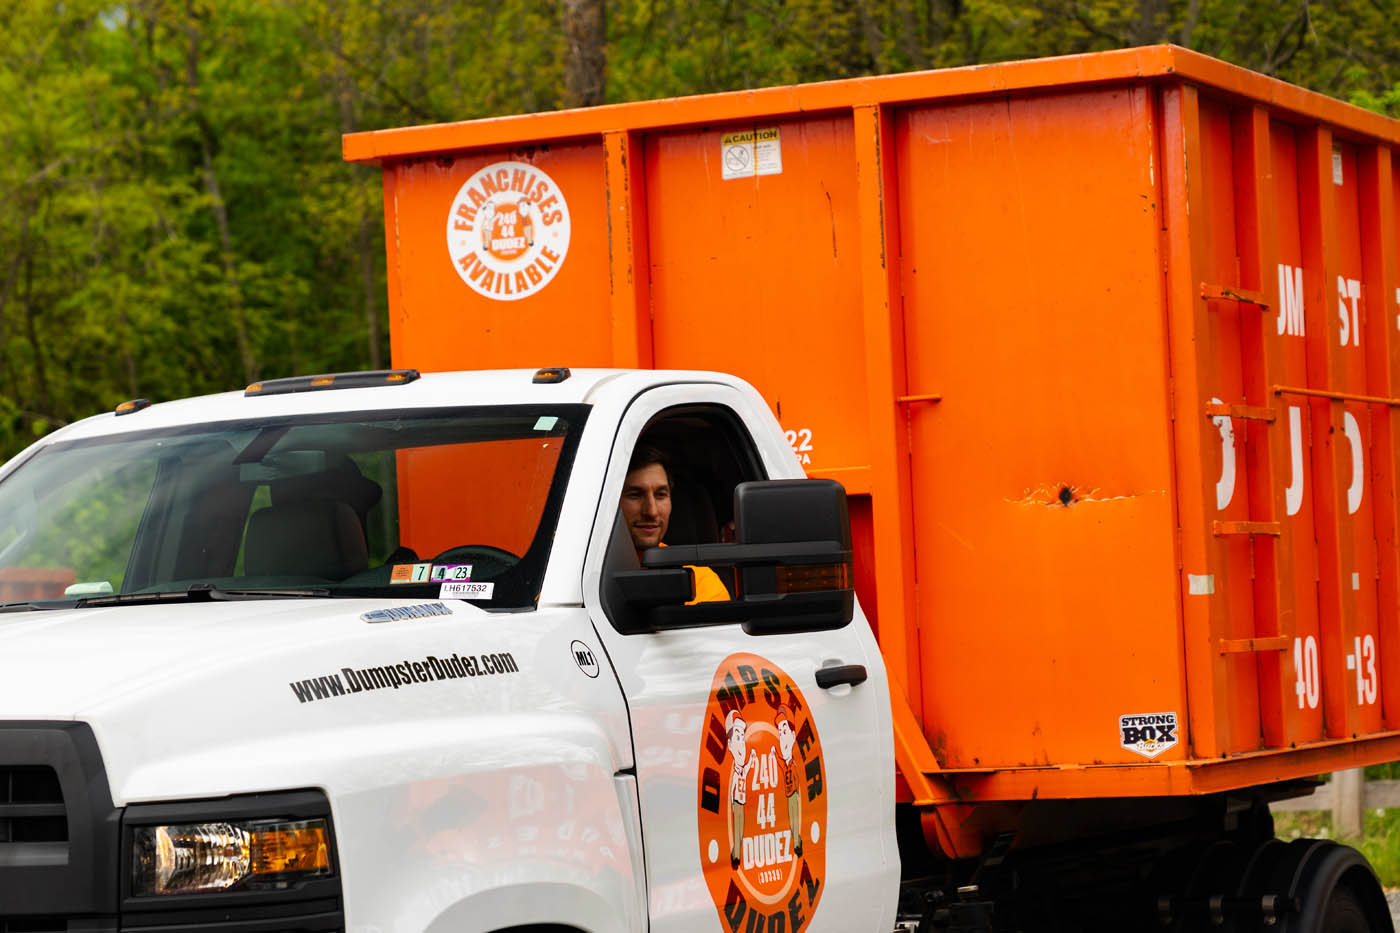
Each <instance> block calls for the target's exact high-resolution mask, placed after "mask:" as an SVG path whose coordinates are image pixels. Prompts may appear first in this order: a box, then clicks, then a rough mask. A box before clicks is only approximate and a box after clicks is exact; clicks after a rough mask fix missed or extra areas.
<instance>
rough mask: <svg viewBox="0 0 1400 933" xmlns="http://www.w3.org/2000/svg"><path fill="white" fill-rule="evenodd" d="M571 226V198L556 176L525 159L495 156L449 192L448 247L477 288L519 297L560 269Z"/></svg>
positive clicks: (455, 262)
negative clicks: (495, 159)
mask: <svg viewBox="0 0 1400 933" xmlns="http://www.w3.org/2000/svg"><path fill="white" fill-rule="evenodd" d="M569 230H570V227H569V205H568V204H567V203H565V201H564V194H563V192H562V191H560V190H559V186H558V185H556V184H555V183H554V179H552V178H550V177H549V176H548V175H546V174H545V173H544V172H542V171H540V170H539V169H538V168H535V166H533V165H531V164H529V163H528V162H494V163H492V164H491V165H488V166H486V167H485V168H484V169H482V170H481V171H479V172H477V173H476V174H475V175H473V176H472V177H471V178H469V179H467V183H466V184H465V185H463V186H462V187H461V189H460V190H458V192H457V197H456V198H454V199H453V201H452V208H451V210H450V211H449V212H448V214H447V252H448V254H449V255H450V256H451V257H452V265H453V267H454V268H455V269H456V270H457V274H458V275H460V276H461V277H462V281H463V282H466V283H467V284H468V285H470V286H471V287H472V289H473V290H474V291H475V292H476V293H477V294H479V295H484V296H485V297H487V298H493V299H496V300H497V301H516V300H518V299H520V298H526V297H528V296H530V295H533V294H534V293H535V292H537V291H539V290H540V289H542V288H544V287H545V286H546V285H548V284H549V283H550V280H551V279H553V278H554V276H555V275H556V274H558V272H559V267H560V266H562V265H563V264H564V257H565V256H567V255H568V253H569Z"/></svg>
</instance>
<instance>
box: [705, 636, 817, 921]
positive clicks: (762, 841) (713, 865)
mask: <svg viewBox="0 0 1400 933" xmlns="http://www.w3.org/2000/svg"><path fill="white" fill-rule="evenodd" d="M697 777H698V779H699V799H698V801H697V814H698V820H697V823H698V826H697V829H698V831H699V842H700V864H701V865H702V866H703V868H704V872H705V885H706V887H707V888H709V892H710V897H711V899H712V900H713V901H714V905H715V910H716V911H718V914H719V920H720V925H721V926H722V927H723V928H724V929H726V930H765V931H770V930H782V931H784V933H802V931H803V930H805V929H806V928H807V926H808V925H809V924H810V923H811V922H812V918H813V917H814V916H815V915H816V912H817V906H818V904H819V903H820V901H821V895H822V891H823V890H824V888H825V881H826V849H827V845H828V844H829V842H828V838H827V835H826V828H827V821H826V762H825V760H824V758H823V755H822V742H821V737H820V736H819V735H818V734H817V723H816V718H815V717H814V716H813V715H812V710H811V708H810V707H809V706H808V705H807V700H806V698H805V697H804V696H803V695H802V691H801V690H800V689H799V688H798V686H797V684H796V683H795V682H794V681H793V679H792V678H791V677H789V676H788V675H787V673H786V672H785V671H784V670H783V669H782V668H780V667H778V666H777V665H776V664H774V663H773V662H772V661H769V660H767V659H766V658H762V657H759V656H758V655H754V654H734V655H730V656H729V657H728V658H726V659H725V660H724V661H723V662H721V664H720V666H719V669H718V670H717V671H715V676H714V679H713V681H712V682H711V685H710V699H709V703H708V705H707V707H706V710H705V719H704V726H703V727H702V729H701V735H700V763H699V773H698V775H697Z"/></svg>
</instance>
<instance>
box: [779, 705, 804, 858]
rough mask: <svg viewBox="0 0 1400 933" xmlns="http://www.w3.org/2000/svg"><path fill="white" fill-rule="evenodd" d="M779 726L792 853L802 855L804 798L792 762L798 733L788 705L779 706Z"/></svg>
mask: <svg viewBox="0 0 1400 933" xmlns="http://www.w3.org/2000/svg"><path fill="white" fill-rule="evenodd" d="M774 724H775V725H776V726H777V728H778V751H779V752H781V753H782V756H783V793H785V794H787V810H788V829H789V830H791V831H792V853H793V855H796V856H799V857H800V856H801V855H802V800H801V798H800V797H799V796H798V793H797V769H796V768H795V767H793V764H792V747H793V746H794V745H796V744H797V733H796V732H794V731H793V729H792V712H791V710H789V709H788V708H787V707H786V706H780V707H778V716H777V719H776V720H775V721H774Z"/></svg>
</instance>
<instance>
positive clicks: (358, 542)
mask: <svg viewBox="0 0 1400 933" xmlns="http://www.w3.org/2000/svg"><path fill="white" fill-rule="evenodd" d="M244 554H245V556H244V560H243V568H244V573H246V574H248V575H249V576H257V577H262V576H278V577H321V578H323V579H326V580H344V579H345V578H346V577H349V576H352V575H354V574H357V573H359V572H360V571H362V570H364V569H366V568H367V567H369V551H368V548H367V547H366V545H365V532H364V527H363V526H362V525H361V524H360V519H359V517H358V516H357V515H356V514H355V510H354V509H353V508H351V507H350V506H349V505H347V504H346V503H344V502H335V501H332V500H329V499H311V500H307V501H303V502H291V503H286V504H283V505H273V506H269V507H268V508H265V509H259V510H258V511H256V512H254V513H253V515H252V517H251V518H249V520H248V537H247V541H246V542H245V544H244Z"/></svg>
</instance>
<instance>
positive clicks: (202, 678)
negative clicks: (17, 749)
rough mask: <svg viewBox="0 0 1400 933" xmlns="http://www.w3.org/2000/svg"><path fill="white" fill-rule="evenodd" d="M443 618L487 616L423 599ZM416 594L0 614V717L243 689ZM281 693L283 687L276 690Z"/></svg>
mask: <svg viewBox="0 0 1400 933" xmlns="http://www.w3.org/2000/svg"><path fill="white" fill-rule="evenodd" d="M426 604H431V605H434V606H442V607H444V608H445V610H446V611H447V612H448V613H450V614H451V615H446V616H441V617H427V618H429V619H431V620H432V621H439V622H440V621H450V619H451V618H452V616H454V615H455V616H457V617H459V618H460V617H462V616H463V615H464V614H465V615H467V616H469V617H472V618H481V617H484V616H485V615H486V613H484V612H483V611H482V610H480V609H478V608H476V607H475V606H471V605H469V604H465V603H461V602H456V601H451V600H448V601H442V602H438V601H435V600H434V601H428V603H426ZM415 605H425V602H424V601H423V600H418V601H416V602H415V601H411V600H392V601H391V600H384V599H266V600H247V601H238V602H220V603H209V602H201V603H177V604H171V605H160V606H114V607H109V608H93V609H62V610H45V611H35V612H17V613H5V614H0V719H50V720H54V719H83V718H85V717H86V716H87V715H88V714H89V713H92V712H93V711H94V710H95V709H96V708H98V707H102V706H106V705H108V704H111V703H114V702H118V701H121V700H123V699H127V698H130V697H132V695H133V694H144V693H152V692H166V691H169V690H171V688H172V687H175V686H176V684H178V683H180V682H181V681H188V683H189V686H190V687H191V688H193V689H196V690H197V689H200V685H208V684H213V683H218V682H219V681H220V680H221V678H223V677H229V678H233V680H229V681H225V683H227V684H230V685H232V684H233V683H235V682H242V683H244V684H245V685H246V683H247V681H246V677H245V675H246V673H247V672H248V671H250V670H253V669H257V668H264V669H266V668H267V667H268V665H270V664H275V662H276V661H277V660H278V659H288V660H290V659H293V658H298V657H305V656H307V655H308V654H314V653H316V652H317V651H318V650H324V649H325V648H326V647H327V646H330V645H337V644H339V645H344V644H346V643H347V642H354V641H355V640H357V638H358V637H367V636H369V635H370V634H371V633H372V632H373V630H375V629H382V628H384V627H385V626H378V625H372V624H368V623H367V621H366V620H365V619H363V618H362V617H361V616H362V614H364V613H367V612H372V611H374V610H382V609H386V608H394V607H409V606H415ZM284 689H285V688H284Z"/></svg>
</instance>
